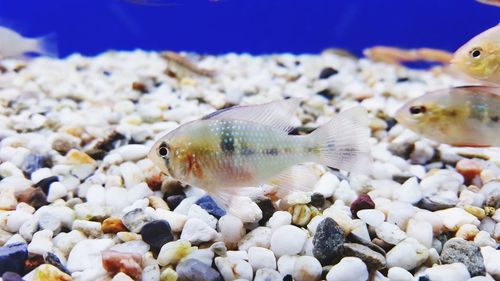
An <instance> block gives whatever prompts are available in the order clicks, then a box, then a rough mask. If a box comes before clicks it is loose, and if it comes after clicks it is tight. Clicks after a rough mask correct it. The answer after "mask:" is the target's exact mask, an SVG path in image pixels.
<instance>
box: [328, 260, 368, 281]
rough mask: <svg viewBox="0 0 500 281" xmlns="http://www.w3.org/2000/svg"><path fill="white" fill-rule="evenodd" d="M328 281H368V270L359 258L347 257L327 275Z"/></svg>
mask: <svg viewBox="0 0 500 281" xmlns="http://www.w3.org/2000/svg"><path fill="white" fill-rule="evenodd" d="M326 280H327V281H366V280H368V269H367V268H366V265H365V263H364V262H363V261H362V260H360V259H359V258H355V257H345V258H343V259H342V260H341V261H340V262H339V263H338V264H336V265H334V266H333V267H332V268H331V269H330V271H328V274H327V275H326Z"/></svg>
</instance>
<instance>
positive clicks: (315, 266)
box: [292, 256, 322, 281]
mask: <svg viewBox="0 0 500 281" xmlns="http://www.w3.org/2000/svg"><path fill="white" fill-rule="evenodd" d="M321 272H322V267H321V263H320V262H319V261H318V260H317V259H316V258H314V257H309V256H302V257H299V258H297V260H296V261H295V264H294V266H293V273H292V277H293V280H295V281H317V280H320V279H321Z"/></svg>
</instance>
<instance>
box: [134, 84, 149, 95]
mask: <svg viewBox="0 0 500 281" xmlns="http://www.w3.org/2000/svg"><path fill="white" fill-rule="evenodd" d="M132 90H135V91H139V92H141V93H147V92H148V89H147V88H146V85H144V83H141V82H133V83H132Z"/></svg>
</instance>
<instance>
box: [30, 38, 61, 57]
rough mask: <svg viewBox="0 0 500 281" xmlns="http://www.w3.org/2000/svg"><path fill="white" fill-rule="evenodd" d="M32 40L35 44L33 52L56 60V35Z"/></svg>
mask: <svg viewBox="0 0 500 281" xmlns="http://www.w3.org/2000/svg"><path fill="white" fill-rule="evenodd" d="M34 40H35V42H36V43H35V47H34V50H33V51H35V52H36V53H39V54H40V55H43V56H47V57H53V58H56V57H57V56H58V48H57V35H56V34H55V33H50V34H47V35H45V36H43V37H39V38H36V39H34Z"/></svg>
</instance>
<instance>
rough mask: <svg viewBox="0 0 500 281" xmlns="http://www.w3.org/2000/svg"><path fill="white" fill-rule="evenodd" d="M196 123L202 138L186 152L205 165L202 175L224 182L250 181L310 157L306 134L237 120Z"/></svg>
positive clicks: (308, 141)
mask: <svg viewBox="0 0 500 281" xmlns="http://www.w3.org/2000/svg"><path fill="white" fill-rule="evenodd" d="M198 126H199V128H198V129H197V131H198V132H197V134H200V135H203V141H200V142H197V143H194V144H192V145H191V146H190V148H189V151H188V152H187V153H188V154H192V155H194V158H196V159H197V161H199V163H200V164H201V166H202V167H204V168H203V172H204V174H205V176H208V175H211V176H213V177H218V178H223V179H225V183H226V184H233V185H252V184H255V183H256V182H260V181H262V180H263V179H266V178H269V177H272V176H273V175H275V174H276V173H279V172H280V171H282V170H284V169H285V168H287V167H288V166H290V165H293V164H295V163H300V162H302V161H304V160H305V161H311V160H312V158H313V155H312V148H313V143H312V142H311V141H310V140H308V139H307V137H303V136H290V135H287V134H285V133H283V132H281V131H279V130H276V129H274V128H270V127H269V126H265V125H260V124H257V123H253V122H249V121H240V120H233V121H226V120H203V121H200V123H199V125H198Z"/></svg>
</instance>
